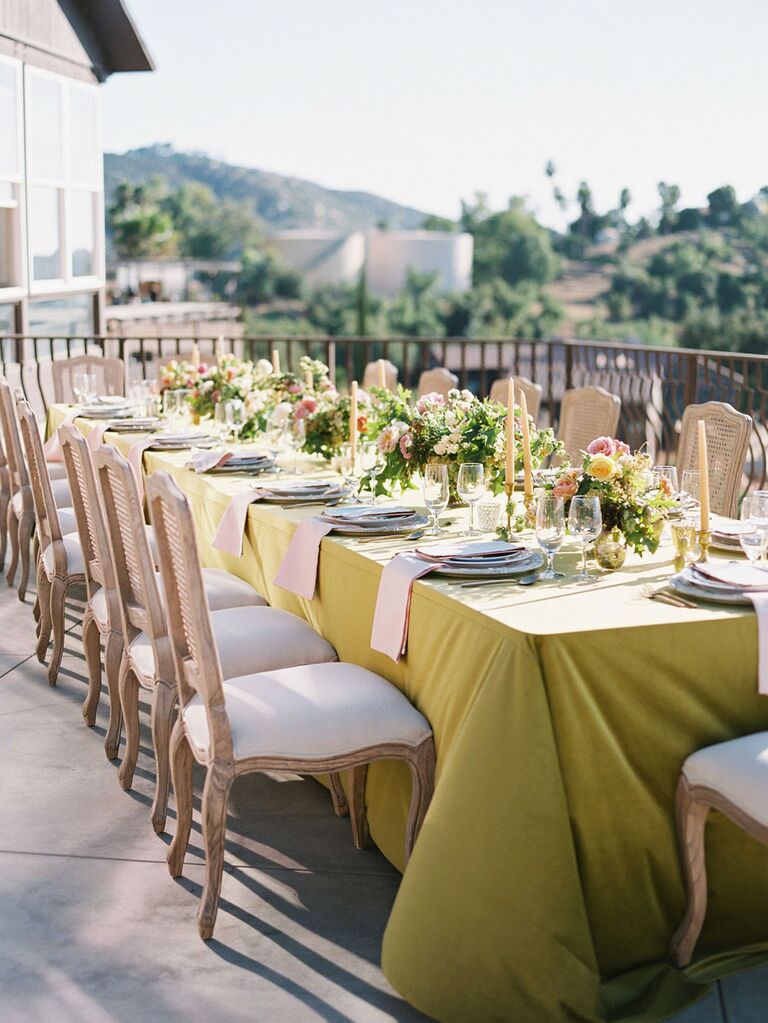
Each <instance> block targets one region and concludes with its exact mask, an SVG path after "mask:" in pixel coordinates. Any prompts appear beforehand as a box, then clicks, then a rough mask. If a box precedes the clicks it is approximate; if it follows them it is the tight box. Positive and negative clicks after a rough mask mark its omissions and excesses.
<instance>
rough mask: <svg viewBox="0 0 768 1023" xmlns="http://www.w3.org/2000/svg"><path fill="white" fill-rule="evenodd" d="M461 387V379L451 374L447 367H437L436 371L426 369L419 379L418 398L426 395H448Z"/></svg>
mask: <svg viewBox="0 0 768 1023" xmlns="http://www.w3.org/2000/svg"><path fill="white" fill-rule="evenodd" d="M458 386H459V378H458V377H457V376H456V374H455V373H451V371H450V370H449V369H446V368H445V366H437V367H436V368H435V369H425V370H424V372H423V373H422V374H421V376H420V377H419V387H418V392H417V393H418V397H419V398H421V397H422V396H423V395H425V394H443V395H447V394H448V392H449V391H452V390H453V389H454V388H456V387H458Z"/></svg>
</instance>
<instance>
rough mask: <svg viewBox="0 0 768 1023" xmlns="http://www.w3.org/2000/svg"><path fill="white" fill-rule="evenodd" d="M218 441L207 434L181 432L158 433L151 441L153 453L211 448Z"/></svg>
mask: <svg viewBox="0 0 768 1023" xmlns="http://www.w3.org/2000/svg"><path fill="white" fill-rule="evenodd" d="M217 443H218V441H217V440H216V438H215V437H212V436H211V435H210V434H209V433H200V431H199V430H183V431H179V432H178V433H170V432H169V433H160V434H158V435H157V437H155V439H154V440H153V441H152V450H153V451H183V450H184V449H185V448H192V447H195V448H212V447H214V446H215V445H216V444H217Z"/></svg>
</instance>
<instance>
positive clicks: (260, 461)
mask: <svg viewBox="0 0 768 1023" xmlns="http://www.w3.org/2000/svg"><path fill="white" fill-rule="evenodd" d="M274 464H275V460H274V458H270V457H269V456H268V455H253V454H251V455H230V456H229V458H227V460H226V461H225V462H222V463H221V464H220V465H214V466H213V467H212V468H210V469H206V470H205V471H206V473H208V474H209V475H211V476H223V475H226V474H227V473H228V472H230V473H231V472H239V473H246V474H247V475H249V476H256V475H258V473H260V472H266V470H267V469H271V468H272V467H273V466H274Z"/></svg>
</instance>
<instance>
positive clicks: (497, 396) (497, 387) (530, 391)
mask: <svg viewBox="0 0 768 1023" xmlns="http://www.w3.org/2000/svg"><path fill="white" fill-rule="evenodd" d="M508 379H509V378H508V377H504V378H502V379H501V380H494V381H493V383H492V384H491V393H490V394H489V396H488V397H489V398H490V399H491V401H500V402H501V404H502V405H506V404H507V381H508ZM512 380H513V382H514V385H515V394H516V395H517V394H519V393H520V391H524V392H525V399H526V401H527V402H528V415H529V416H531V417H532V418H533V421H534V422H536V420H537V419H538V418H539V409H540V408H541V396H542V394H543V393H544V388H543V387H542V386H541V384H534V382H533V380H529V379H528V377H512Z"/></svg>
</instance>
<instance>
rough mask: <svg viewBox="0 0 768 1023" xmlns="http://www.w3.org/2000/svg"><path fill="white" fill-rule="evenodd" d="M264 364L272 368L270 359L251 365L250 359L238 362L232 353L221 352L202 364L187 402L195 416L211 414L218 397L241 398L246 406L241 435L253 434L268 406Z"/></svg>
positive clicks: (233, 399)
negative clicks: (222, 353)
mask: <svg viewBox="0 0 768 1023" xmlns="http://www.w3.org/2000/svg"><path fill="white" fill-rule="evenodd" d="M265 367H268V368H269V372H270V373H271V372H272V365H271V363H268V362H266V361H265V362H264V364H263V365H262V364H261V363H260V364H259V366H254V364H253V363H252V362H241V361H240V359H238V358H237V356H235V355H222V356H220V357H219V359H218V361H217V362H215V363H213V364H212V365H211V366H206V365H204V364H201V366H200V373H199V376H198V378H197V381H196V382H195V384H194V386H193V389H192V395H191V397H190V405H191V407H192V411H193V412H194V413H195V415H196V416H198V417H199V418H202V417H203V416H212V415H213V413H214V409H215V407H216V405H218V403H219V402H221V401H236V400H237V401H242V403H243V405H244V406H245V413H246V424H245V427H244V428H243V431H242V434H241V436H242V438H243V439H248V438H249V437H253V436H254V434H255V433H256V432H258V431H259V430H262V429H264V426H265V424H266V417H267V415H268V412H269V408H270V392H269V388H268V384H267V380H268V377H267V374H266V373H265Z"/></svg>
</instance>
